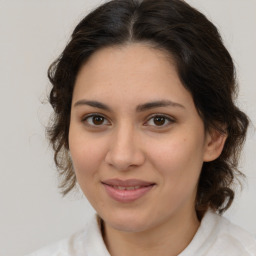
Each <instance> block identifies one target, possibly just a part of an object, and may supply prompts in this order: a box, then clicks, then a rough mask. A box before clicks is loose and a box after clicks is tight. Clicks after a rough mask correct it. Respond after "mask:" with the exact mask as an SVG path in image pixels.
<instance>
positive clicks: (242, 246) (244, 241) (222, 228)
mask: <svg viewBox="0 0 256 256" xmlns="http://www.w3.org/2000/svg"><path fill="white" fill-rule="evenodd" d="M210 218H212V219H213V221H214V222H215V223H216V224H215V225H216V227H215V228H216V235H217V238H216V239H217V240H216V245H219V246H220V248H223V247H222V246H224V245H225V246H227V247H229V248H233V250H236V251H241V252H242V253H243V254H241V255H254V256H256V239H255V237H254V236H253V235H252V234H250V233H249V232H247V231H246V230H244V229H243V228H241V227H239V226H237V225H235V224H233V223H232V222H230V221H229V220H228V219H226V218H225V217H222V216H219V215H217V214H215V213H211V216H210Z"/></svg>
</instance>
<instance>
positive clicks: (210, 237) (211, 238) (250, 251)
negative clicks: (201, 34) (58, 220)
mask: <svg viewBox="0 0 256 256" xmlns="http://www.w3.org/2000/svg"><path fill="white" fill-rule="evenodd" d="M28 256H110V254H109V252H108V250H107V248H106V246H105V244H104V241H103V239H102V236H101V231H100V228H99V226H98V222H97V218H96V216H95V217H94V218H93V219H92V220H91V222H89V223H88V225H87V226H86V228H85V229H84V230H83V231H81V232H78V233H76V234H74V235H72V236H71V237H69V238H67V239H65V240H62V241H60V242H58V243H56V244H54V245H52V246H48V247H45V248H43V249H41V250H39V251H37V252H34V253H32V254H30V255H28ZM177 256H256V239H255V238H254V237H253V236H252V235H251V234H249V233H248V232H246V231H244V230H243V229H242V228H240V227H238V226H236V225H234V224H232V223H231V222H230V221H228V220H227V219H226V218H224V217H222V216H219V215H217V214H216V213H213V212H211V211H208V212H207V213H206V214H205V216H204V217H203V219H202V221H201V224H200V227H199V229H198V230H197V232H196V234H195V236H194V238H193V239H192V241H191V243H190V244H189V245H188V246H187V247H186V248H185V249H184V251H183V252H181V253H180V254H179V255H177Z"/></svg>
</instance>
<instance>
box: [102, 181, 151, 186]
mask: <svg viewBox="0 0 256 256" xmlns="http://www.w3.org/2000/svg"><path fill="white" fill-rule="evenodd" d="M102 183H103V184H106V185H109V186H120V187H136V186H140V187H146V186H150V185H154V184H155V183H153V182H148V181H143V180H137V179H128V180H120V179H108V180H103V181H102Z"/></svg>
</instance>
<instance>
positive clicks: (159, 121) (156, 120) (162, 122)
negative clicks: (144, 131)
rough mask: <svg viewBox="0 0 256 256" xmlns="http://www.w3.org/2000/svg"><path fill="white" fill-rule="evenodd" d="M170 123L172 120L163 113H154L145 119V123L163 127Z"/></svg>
mask: <svg viewBox="0 0 256 256" xmlns="http://www.w3.org/2000/svg"><path fill="white" fill-rule="evenodd" d="M171 123H174V120H173V119H172V118H170V117H168V116H165V115H154V116H152V117H151V118H150V119H148V121H147V125H150V126H157V127H165V126H168V125H169V124H171Z"/></svg>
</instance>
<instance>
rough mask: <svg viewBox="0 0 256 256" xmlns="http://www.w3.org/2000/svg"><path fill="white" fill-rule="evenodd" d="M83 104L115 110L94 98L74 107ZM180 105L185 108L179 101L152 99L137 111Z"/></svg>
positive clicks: (77, 103)
mask: <svg viewBox="0 0 256 256" xmlns="http://www.w3.org/2000/svg"><path fill="white" fill-rule="evenodd" d="M82 105H88V106H91V107H95V108H99V109H102V110H106V111H108V112H113V110H112V109H111V108H110V107H108V106H107V105H105V104H103V103H101V102H98V101H94V100H85V99H83V100H79V101H77V102H76V103H75V104H74V107H76V106H82ZM169 106H171V107H179V108H183V109H185V107H184V106H183V105H181V104H179V103H177V102H173V101H170V100H157V101H152V102H147V103H144V104H140V105H138V106H137V107H136V111H137V112H143V111H146V110H149V109H153V108H159V107H169Z"/></svg>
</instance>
